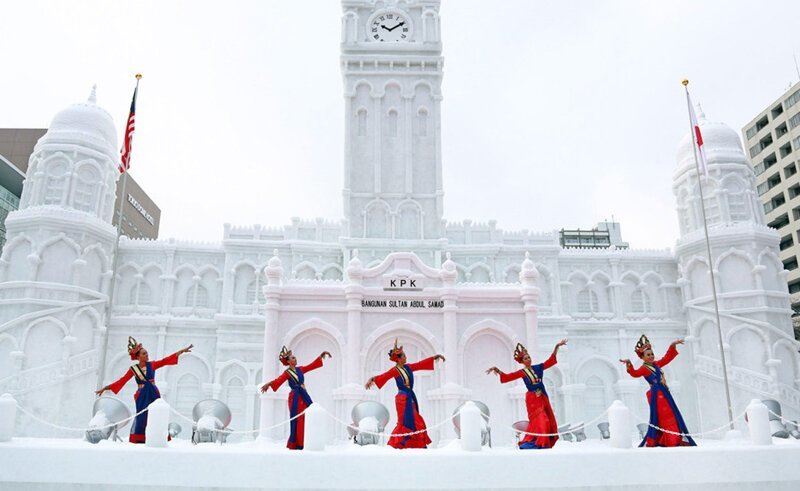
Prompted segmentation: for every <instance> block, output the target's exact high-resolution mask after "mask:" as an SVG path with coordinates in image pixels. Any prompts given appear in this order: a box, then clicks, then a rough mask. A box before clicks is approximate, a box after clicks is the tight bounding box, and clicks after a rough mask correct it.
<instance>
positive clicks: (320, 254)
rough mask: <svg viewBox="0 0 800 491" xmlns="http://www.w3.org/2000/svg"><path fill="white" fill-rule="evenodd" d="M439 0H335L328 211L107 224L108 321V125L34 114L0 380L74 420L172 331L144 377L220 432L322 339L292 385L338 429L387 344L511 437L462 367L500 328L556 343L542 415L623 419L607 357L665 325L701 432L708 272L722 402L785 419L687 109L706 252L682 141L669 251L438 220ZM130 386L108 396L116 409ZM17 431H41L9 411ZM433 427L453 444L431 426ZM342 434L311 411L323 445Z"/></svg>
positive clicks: (731, 155) (422, 392)
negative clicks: (114, 262) (338, 85)
mask: <svg viewBox="0 0 800 491" xmlns="http://www.w3.org/2000/svg"><path fill="white" fill-rule="evenodd" d="M439 3H440V2H439V0H406V1H403V0H397V1H385V2H384V1H375V0H343V2H342V5H343V11H344V13H343V17H342V45H341V49H342V58H341V69H342V72H343V76H344V93H345V128H346V136H345V139H346V141H345V149H346V150H345V159H344V165H345V176H346V177H345V189H344V193H343V195H344V219H343V220H342V221H341V222H338V223H330V222H326V221H322V220H316V221H305V220H300V219H293V220H292V223H291V224H290V225H287V226H284V227H280V228H264V227H260V226H256V227H234V226H231V225H227V224H226V225H225V227H224V235H223V240H222V242H221V243H218V244H200V243H189V242H180V241H173V240H167V241H136V240H126V239H124V238H123V239H122V240H121V244H120V250H119V254H120V258H119V267H118V269H117V274H116V283H115V285H116V287H115V295H114V301H113V310H112V314H111V317H110V319H106V316H105V300H106V298H107V295H108V291H109V284H110V280H111V274H112V273H111V260H110V255H111V251H112V244H113V239H114V229H113V228H112V227H111V225H110V222H111V215H112V212H113V211H112V209H111V207H112V206H113V202H114V200H113V195H112V194H110V193H113V189H114V179H116V176H117V174H116V163H115V162H116V158H117V153H116V148H117V144H116V134H115V130H114V126H113V124H112V122H111V118H110V116H109V115H108V114H107V113H106V112H105V111H104V110H103V109H101V108H100V107H98V106H97V105H96V104H95V102H94V98H93V97H92V98H90V100H89V101H88V102H86V103H83V104H77V105H74V106H71V107H70V108H67V109H65V110H64V111H62V112H60V113H59V114H58V115H56V117H55V118H54V120H53V122H52V124H51V126H50V129H49V131H48V133H47V134H46V135H45V136H44V137H43V138H42V139H41V140H40V141H39V143H38V145H37V146H36V150H35V152H34V154H33V155H32V157H31V172H30V173H29V176H28V180H27V181H26V183H25V188H24V193H23V199H22V204H21V207H20V210H19V211H16V212H14V213H12V214H11V215H9V218H8V220H7V222H6V223H7V225H8V243H7V244H6V246H5V248H4V250H3V252H2V256H0V282H2V283H0V301H2V303H3V305H4V308H3V309H0V392H6V391H8V392H11V393H13V394H15V396H16V397H17V399H18V400H19V401H20V404H21V405H23V406H24V407H26V408H28V409H30V410H34V411H36V412H37V414H38V415H39V416H40V417H42V418H44V419H47V420H49V421H54V422H58V423H61V424H68V425H73V426H75V425H81V424H84V423H85V422H86V421H88V417H89V414H90V410H91V404H92V400H93V398H94V395H93V390H94V389H95V387H96V386H97V384H98V382H101V383H107V382H108V381H111V380H113V379H114V378H116V377H118V376H119V375H120V374H121V373H123V372H124V370H126V369H127V367H128V366H129V364H130V360H129V359H128V357H127V353H126V352H125V347H126V339H127V336H128V335H130V334H134V335H135V336H136V338H137V339H138V340H139V341H141V342H142V343H144V345H145V346H146V347H147V348H148V349H149V350H150V352H151V353H152V356H153V357H160V356H163V355H167V354H169V353H171V352H173V351H175V350H177V349H178V348H180V347H182V346H184V345H186V344H188V343H190V342H191V343H194V345H195V350H194V351H193V352H192V353H190V354H186V355H184V356H182V358H181V363H180V364H179V365H177V366H175V367H170V368H169V369H165V370H161V371H159V372H157V379H158V380H157V384H158V386H159V387H160V388H161V391H162V394H163V396H164V397H165V399H166V400H167V402H169V403H170V404H171V405H172V406H173V407H174V408H175V409H177V410H178V411H179V412H181V413H183V414H189V413H190V412H191V409H192V407H193V405H194V404H195V403H196V402H197V401H199V400H200V399H203V398H208V397H214V398H218V399H221V400H223V401H225V402H226V403H227V404H228V405H229V406H230V408H231V410H232V412H233V415H234V417H233V422H232V427H234V428H236V429H242V430H246V429H251V428H258V427H259V425H262V426H269V425H272V424H274V423H276V422H279V421H282V420H284V419H286V416H287V410H286V404H285V398H286V394H285V393H283V392H280V393H278V394H273V393H270V394H267V395H259V394H258V387H259V386H260V384H261V383H263V382H264V381H265V380H269V379H271V378H272V377H274V376H275V375H276V374H277V373H278V370H279V365H278V360H277V353H278V351H279V349H280V347H281V345H287V346H289V347H291V348H292V349H294V351H295V353H296V354H297V356H298V357H299V358H300V359H301V361H302V360H310V359H311V358H313V357H315V356H316V355H318V354H319V353H320V352H321V351H323V350H327V351H330V352H331V353H332V354H333V358H332V359H331V360H330V361H329V362H326V366H325V368H324V369H322V370H318V371H316V372H314V373H313V374H311V375H310V376H309V377H308V380H307V383H308V385H309V390H310V391H311V393H312V394H313V397H314V400H315V402H317V403H319V404H321V405H323V406H324V407H325V408H327V409H329V410H330V411H331V412H333V413H334V414H335V415H337V416H338V417H339V418H340V419H343V420H347V419H348V415H349V411H350V408H351V407H352V406H353V405H354V404H355V403H356V402H358V401H360V400H363V399H365V398H373V399H375V398H377V399H379V400H381V401H382V402H384V404H386V405H387V406H390V407H391V405H392V398H393V392H392V391H390V390H385V391H383V392H376V391H372V392H367V391H365V390H364V389H363V383H364V381H365V380H366V379H367V378H368V376H369V375H371V374H374V373H376V372H379V371H383V370H384V369H386V368H387V367H388V366H389V362H388V360H387V356H386V353H387V351H388V349H389V348H390V346H391V345H392V343H393V341H394V339H395V338H399V340H400V343H401V344H403V345H404V346H405V348H406V352H407V353H408V355H409V358H410V359H411V360H414V359H417V358H421V357H425V356H429V355H432V354H434V353H442V354H444V355H445V356H446V357H447V362H446V363H444V364H443V365H440V366H439V367H438V368H437V370H436V371H434V372H427V373H421V374H420V375H419V377H417V389H416V393H417V395H418V398H419V401H420V405H421V407H422V413H423V414H424V415H425V416H426V417H427V419H428V421H429V423H435V422H438V421H442V420H444V418H445V417H446V416H447V415H449V414H450V412H451V411H452V410H453V409H454V408H455V407H456V406H458V405H459V404H460V403H461V402H462V401H463V400H465V399H478V400H481V401H484V402H485V403H487V404H488V406H489V407H490V409H491V411H492V420H493V421H495V422H497V424H496V425H495V426H494V428H493V433H494V435H495V442H496V444H501V443H510V442H511V441H512V440H513V436H512V434H511V432H510V430H504V429H502V428H503V427H507V425H505V424H504V423H506V424H508V425H510V424H511V423H512V422H513V421H516V420H519V419H524V417H525V412H524V408H523V398H524V388H523V387H520V386H510V387H509V386H502V385H500V384H499V383H498V382H497V380H496V379H495V378H493V377H490V376H488V375H486V374H484V370H485V369H486V368H487V367H488V366H492V365H497V366H499V367H500V368H501V369H504V370H511V369H512V368H513V366H514V363H513V360H512V352H513V349H514V345H515V343H517V342H522V343H524V344H526V345H527V346H528V347H529V349H530V350H531V352H532V353H534V354H535V358H538V359H542V358H544V357H546V356H547V354H548V353H549V352H550V350H551V349H552V346H553V345H554V344H555V343H556V342H557V340H559V339H561V338H564V337H568V338H569V339H570V344H569V347H568V348H567V349H565V350H563V351H562V352H561V354H560V356H559V363H558V365H557V366H556V367H554V368H552V369H550V370H548V371H547V372H546V374H545V375H546V377H545V382H546V384H547V386H548V388H549V393H550V397H551V399H552V402H553V407H554V409H555V411H556V416H557V418H558V420H559V422H562V423H575V422H578V421H589V420H591V419H593V418H595V417H596V416H598V415H600V414H601V413H602V412H603V411H604V409H605V408H606V407H608V406H609V405H610V403H611V402H612V401H613V400H614V399H621V400H623V401H624V402H625V403H626V404H627V405H628V406H629V407H631V408H632V410H633V412H634V414H638V415H642V416H644V415H646V404H645V399H644V392H645V390H646V387H645V384H644V382H642V381H641V380H632V379H630V378H629V377H628V376H627V374H626V373H625V372H624V370H623V366H622V365H621V364H620V363H619V362H618V361H617V359H618V358H628V357H633V346H634V344H635V342H636V339H638V337H639V335H640V334H642V333H647V334H648V336H649V337H650V339H651V340H652V342H653V343H654V345H655V350H656V352H657V353H660V352H663V351H664V350H666V348H667V345H668V343H669V342H670V341H671V340H673V339H676V338H682V337H686V338H687V340H688V342H687V344H686V346H685V347H683V348H682V349H681V356H680V357H679V358H678V359H677V360H676V361H675V362H673V364H671V365H670V366H669V367H668V370H667V372H668V377H669V380H670V387H671V389H672V391H673V393H674V394H675V396H676V399H677V400H678V403H679V404H680V406H681V409H682V411H683V414H684V417H685V418H686V419H687V422H688V424H689V427H690V428H692V429H696V430H700V429H709V428H714V427H717V426H719V425H721V424H724V423H725V421H726V407H725V404H724V402H721V401H724V397H722V387H723V386H722V379H721V374H722V371H721V370H722V369H721V363H720V355H719V348H718V341H717V338H716V336H717V334H716V324H715V320H714V315H713V307H712V303H711V302H712V296H711V289H710V283H709V274H708V270H709V267H711V268H714V271H715V273H716V280H717V282H718V285H717V287H718V292H719V299H720V305H721V308H722V328H723V335H724V350H725V352H726V354H727V357H728V361H729V374H730V379H731V385H732V387H733V392H734V406H735V408H734V410H735V412H736V413H737V414H738V413H739V412H741V411H742V410H743V408H744V406H745V404H746V402H748V401H749V400H750V399H751V398H765V399H766V398H773V399H778V400H780V401H781V402H782V403H783V408H784V414H785V415H787V416H789V417H793V418H795V419H796V418H798V417H799V416H800V390H798V389H800V380H799V379H800V371H799V370H800V366H799V365H800V360H799V359H798V356H797V350H798V343H797V342H796V341H795V340H794V339H793V337H792V329H791V323H790V318H789V315H790V310H789V296H788V293H787V288H786V282H785V276H784V275H785V273H784V271H783V267H782V264H781V262H780V260H779V259H778V256H777V251H778V235H777V234H776V232H775V231H774V230H772V229H770V228H768V227H766V226H765V225H764V218H763V211H762V209H761V207H760V206H758V202H757V199H756V195H755V184H754V176H753V171H752V168H751V165H750V163H749V162H748V161H747V159H746V157H745V156H744V154H743V153H742V150H741V146H740V143H739V138H738V135H737V134H736V132H734V131H733V130H731V129H730V128H729V127H727V126H725V125H723V124H721V123H711V122H706V121H705V120H704V121H703V122H701V125H702V130H703V133H704V135H705V142H706V146H707V147H708V150H707V152H708V160H709V166H708V169H709V171H708V172H709V177H708V178H707V184H705V185H706V186H707V187H706V188H705V189H706V198H705V203H704V206H705V207H706V210H707V213H708V215H709V216H708V222H709V228H710V234H711V246H712V252H713V254H712V255H713V257H714V263H713V264H711V265H709V264H708V261H707V259H706V258H707V256H706V255H705V252H704V251H705V249H704V248H705V241H704V235H703V231H702V221H701V220H702V219H701V215H700V206H701V203H700V200H699V196H698V188H697V178H698V177H697V173H696V172H695V170H694V162H693V160H692V147H691V142H690V140H689V139H688V136H687V139H685V140H684V142H682V143H681V146H680V149H679V151H678V168H677V170H676V173H675V177H674V189H675V195H676V198H677V203H678V216H679V221H680V233H681V236H680V239H679V241H678V244H677V247H676V248H675V250H674V252H672V251H670V250H669V249H665V250H662V251H637V250H620V249H616V248H614V247H611V248H609V249H591V250H583V249H564V248H562V247H561V246H560V245H559V238H558V234H557V232H548V233H541V234H534V233H529V232H527V231H526V232H507V231H503V230H501V229H499V228H497V226H496V223H495V222H489V223H473V222H471V221H468V220H467V221H464V222H460V223H452V222H448V221H445V220H444V219H443V216H444V211H443V189H444V186H443V182H442V172H441V171H442V156H441V123H440V121H441V117H440V115H441V100H442V93H441V81H442V64H443V59H442V57H441V49H442V44H441V38H440V24H439V23H440V20H439ZM106 342H107V346H108V349H107V351H104V350H103V346H104V345H105V344H104V343H106ZM98 379H99V380H98ZM133 390H134V388H133V387H132V385H129V386H128V387H127V388H126V389H125V390H124V391H123V393H122V394H121V396H120V397H121V398H122V400H123V401H126V402H127V403H131V401H132V399H131V393H132V391H133ZM284 390H285V389H284ZM20 425H21V426H22V428H21V429H22V430H23V431H24V432H26V433H28V434H45V433H46V434H52V432H51V431H50V430H48V429H46V428H45V427H43V426H40V425H38V424H36V423H34V422H32V421H31V420H28V419H26V418H21V423H20ZM285 431H288V430H287V429H286V428H279V429H276V430H272V431H270V432H268V434H265V435H264V436H272V437H279V436H281V433H282V432H285ZM587 431H588V432H589V433H590V434H591V433H592V432H595V431H596V430H595V428H594V427H593V426H592V427H590V428H588V430H587ZM432 433H433V434H432V436H433V437H434V439H437V438H438V439H441V438H448V437H452V436H453V433H452V428H451V427H450V425H445V426H442V427H441V428H438V429H436V430H434V431H433V432H432ZM345 434H346V433H345V429H344V428H343V427H336V426H335V425H331V435H330V437H331V438H332V439H333V438H344V437H345Z"/></svg>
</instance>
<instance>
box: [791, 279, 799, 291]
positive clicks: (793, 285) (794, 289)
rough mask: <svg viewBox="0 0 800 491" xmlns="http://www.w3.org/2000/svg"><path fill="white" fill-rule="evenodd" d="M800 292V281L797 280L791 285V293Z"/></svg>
mask: <svg viewBox="0 0 800 491" xmlns="http://www.w3.org/2000/svg"><path fill="white" fill-rule="evenodd" d="M797 292H800V280H795V281H792V282H791V283H789V293H797Z"/></svg>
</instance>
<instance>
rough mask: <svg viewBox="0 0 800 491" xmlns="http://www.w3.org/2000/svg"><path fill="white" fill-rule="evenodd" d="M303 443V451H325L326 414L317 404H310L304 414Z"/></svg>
mask: <svg viewBox="0 0 800 491" xmlns="http://www.w3.org/2000/svg"><path fill="white" fill-rule="evenodd" d="M305 417H306V424H305V435H304V436H305V441H304V442H303V449H304V450H313V451H321V450H325V436H326V434H327V430H326V427H327V422H328V419H327V414H325V410H324V409H322V406H320V405H319V404H313V403H312V404H311V405H310V406H308V409H306V412H305Z"/></svg>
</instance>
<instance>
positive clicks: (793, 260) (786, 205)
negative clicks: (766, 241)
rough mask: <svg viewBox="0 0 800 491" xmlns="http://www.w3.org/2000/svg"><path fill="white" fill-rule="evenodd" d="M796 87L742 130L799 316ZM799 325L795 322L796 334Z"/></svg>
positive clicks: (799, 92) (799, 116)
mask: <svg viewBox="0 0 800 491" xmlns="http://www.w3.org/2000/svg"><path fill="white" fill-rule="evenodd" d="M798 103H800V83H796V84H794V85H793V86H792V87H790V88H789V89H787V90H786V92H784V93H783V94H781V96H780V97H778V98H777V99H776V100H775V101H773V102H772V103H771V104H769V105H768V106H767V107H766V108H765V109H764V110H763V111H761V112H760V113H759V114H758V115H757V116H756V117H755V118H753V120H752V121H750V122H749V123H748V124H747V125H746V126H745V127H744V128H742V138H743V140H744V143H745V148H746V151H747V153H748V156H749V157H750V160H751V161H752V163H753V169H754V170H755V173H756V185H757V192H758V195H759V197H760V200H761V202H762V203H763V205H764V213H765V214H766V219H767V224H768V225H769V226H770V227H772V228H774V229H776V230H777V231H778V233H780V235H781V242H780V257H781V261H783V266H784V268H786V269H787V270H788V271H789V274H788V277H787V280H788V283H789V293H790V294H791V301H792V308H793V309H794V310H795V312H797V313H798V314H800V268H798V257H800V174H798V170H799V168H800V104H798ZM797 324H798V323H797V322H796V323H795V329H796V330H797V327H798V325H797Z"/></svg>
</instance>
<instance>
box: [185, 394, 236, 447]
mask: <svg viewBox="0 0 800 491" xmlns="http://www.w3.org/2000/svg"><path fill="white" fill-rule="evenodd" d="M192 419H193V420H194V424H193V425H192V443H195V444H197V443H209V442H219V443H220V444H222V443H225V440H226V439H227V438H228V433H227V432H225V431H221V430H225V429H227V428H228V425H229V424H231V410H230V409H228V406H226V405H225V403H224V402H222V401H218V400H216V399H206V400H204V401H200V402H198V403H197V404H195V405H194V409H192Z"/></svg>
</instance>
